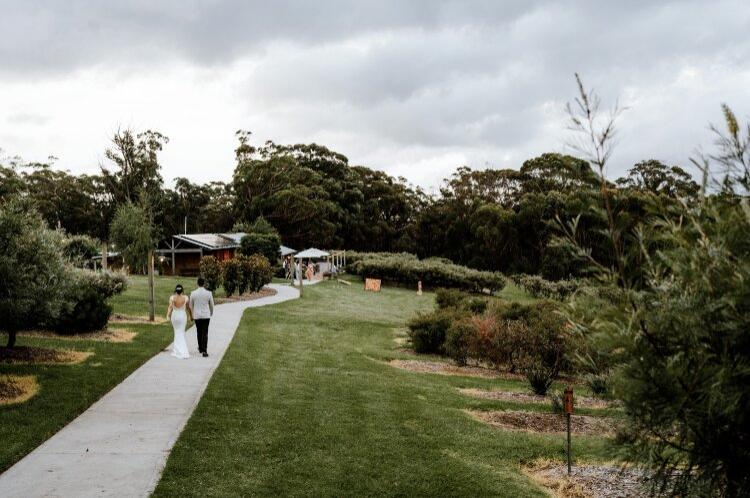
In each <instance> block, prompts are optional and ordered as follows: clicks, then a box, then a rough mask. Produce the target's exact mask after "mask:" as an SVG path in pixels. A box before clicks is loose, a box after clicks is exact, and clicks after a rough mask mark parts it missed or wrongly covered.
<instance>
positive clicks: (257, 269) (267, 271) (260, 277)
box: [242, 254, 273, 292]
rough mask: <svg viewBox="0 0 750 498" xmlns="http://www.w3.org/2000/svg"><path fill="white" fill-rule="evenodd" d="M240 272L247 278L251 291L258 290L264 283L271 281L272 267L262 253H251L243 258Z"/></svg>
mask: <svg viewBox="0 0 750 498" xmlns="http://www.w3.org/2000/svg"><path fill="white" fill-rule="evenodd" d="M242 274H243V276H244V277H245V279H246V280H247V288H248V289H249V290H250V291H251V292H258V291H260V290H261V289H262V288H263V286H264V285H266V284H269V283H271V280H272V279H273V269H272V268H271V264H270V263H269V262H268V259H267V258H266V257H265V256H263V255H262V254H253V255H252V256H250V257H248V258H245V259H243V267H242Z"/></svg>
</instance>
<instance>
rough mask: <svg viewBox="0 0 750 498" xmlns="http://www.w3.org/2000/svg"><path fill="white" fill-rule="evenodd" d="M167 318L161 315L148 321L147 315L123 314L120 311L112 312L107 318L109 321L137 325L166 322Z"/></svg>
mask: <svg viewBox="0 0 750 498" xmlns="http://www.w3.org/2000/svg"><path fill="white" fill-rule="evenodd" d="M166 322H167V319H166V318H164V317H162V316H156V317H154V321H153V322H152V321H150V320H149V319H148V317H147V316H133V315H123V314H121V313H114V314H112V316H111V317H110V318H109V323H114V324H118V323H124V324H137V325H144V324H145V325H159V324H162V323H166Z"/></svg>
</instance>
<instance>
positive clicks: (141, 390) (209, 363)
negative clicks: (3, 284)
mask: <svg viewBox="0 0 750 498" xmlns="http://www.w3.org/2000/svg"><path fill="white" fill-rule="evenodd" d="M270 287H272V288H274V289H276V291H277V294H276V295H275V296H270V297H266V298H261V299H257V300H255V301H245V302H237V303H228V304H222V305H219V306H217V307H216V310H215V312H214V316H213V318H212V319H211V325H210V328H209V333H208V352H209V354H210V355H211V356H209V357H208V358H203V357H200V356H198V355H197V350H198V345H197V342H196V335H195V327H193V328H192V329H190V331H188V348H189V349H190V353H191V354H195V356H192V357H191V358H189V359H187V360H178V359H176V358H173V357H172V356H170V353H169V352H168V351H165V352H161V353H159V354H157V355H156V356H154V357H153V358H151V359H150V360H149V361H147V362H146V363H145V364H144V365H143V366H141V367H140V368H139V369H138V370H136V371H135V372H133V373H132V374H131V375H130V376H129V377H128V378H126V379H125V380H124V381H123V382H122V383H121V384H120V385H118V386H117V387H115V388H114V389H112V391H110V392H109V393H107V394H106V395H105V396H104V397H103V398H102V399H100V400H99V401H97V402H96V403H94V404H93V405H92V406H91V407H90V408H89V409H88V410H86V411H85V412H84V413H82V414H81V415H80V416H79V417H78V418H76V419H75V420H73V421H72V422H71V423H70V424H68V425H67V426H66V427H64V428H63V429H62V430H60V432H58V433H57V434H55V435H54V436H52V437H51V438H50V439H48V440H47V441H46V442H45V443H43V444H42V445H41V446H39V447H38V448H37V449H35V450H34V451H33V452H31V453H30V454H28V455H27V456H26V457H25V458H23V459H22V460H21V461H19V462H18V463H16V464H15V465H14V466H13V467H11V468H10V469H8V470H7V471H6V472H5V473H4V474H2V475H0V497H3V498H10V497H24V498H31V497H37V496H65V497H85V496H148V495H149V494H151V492H152V491H153V490H154V488H155V487H156V484H157V483H158V481H159V477H160V476H161V473H162V471H163V470H164V465H165V463H166V461H167V457H168V456H169V452H170V450H171V449H172V446H173V445H174V443H175V441H177V438H178V437H179V435H180V432H181V431H182V429H183V427H184V426H185V423H186V422H187V420H188V418H190V415H191V414H192V413H193V409H194V408H195V406H196V405H197V404H198V401H199V400H200V398H201V396H202V395H203V391H205V389H206V386H207V385H208V381H209V380H210V379H211V375H212V374H213V372H214V370H215V369H216V367H217V366H218V364H219V362H221V358H222V356H224V352H225V351H226V349H227V347H228V346H229V343H230V342H231V340H232V337H233V336H234V333H235V331H236V330H237V326H238V325H239V323H240V319H241V318H242V313H243V311H244V310H245V309H246V308H250V307H256V306H265V305H268V304H275V303H280V302H283V301H288V300H290V299H296V298H298V297H299V291H298V290H297V289H294V288H292V287H290V286H288V285H274V284H271V285H270ZM71 395H72V396H74V395H75V393H71Z"/></svg>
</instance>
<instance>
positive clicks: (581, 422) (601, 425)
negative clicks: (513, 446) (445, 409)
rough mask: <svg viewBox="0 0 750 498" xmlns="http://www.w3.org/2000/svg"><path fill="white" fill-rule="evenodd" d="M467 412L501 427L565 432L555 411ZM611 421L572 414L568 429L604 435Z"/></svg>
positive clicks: (562, 420)
mask: <svg viewBox="0 0 750 498" xmlns="http://www.w3.org/2000/svg"><path fill="white" fill-rule="evenodd" d="M468 413H469V414H470V415H471V416H472V417H474V418H476V419H477V420H480V421H482V422H484V423H486V424H490V425H492V426H494V427H500V428H502V429H511V430H522V431H530V432H541V433H548V434H549V433H552V434H554V433H561V432H566V430H567V429H566V422H565V418H564V417H562V416H560V415H557V414H555V413H538V412H522V411H511V410H501V411H487V412H485V411H478V410H468ZM613 429H614V428H613V425H612V421H610V420H608V419H606V418H600V417H589V416H587V415H573V416H572V417H571V418H570V431H571V433H573V434H586V435H596V436H606V435H609V434H611V433H612V432H613Z"/></svg>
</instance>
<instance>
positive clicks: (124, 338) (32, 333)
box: [18, 322, 148, 342]
mask: <svg viewBox="0 0 750 498" xmlns="http://www.w3.org/2000/svg"><path fill="white" fill-rule="evenodd" d="M147 323H148V322H147ZM18 335H19V336H20V337H40V338H43V339H60V340H64V341H100V342H131V341H132V340H133V338H134V337H135V336H136V335H138V333H137V332H133V331H132V330H128V329H119V328H118V329H107V330H97V331H96V332H83V333H80V334H66V335H63V334H57V333H55V332H52V331H51V330H25V331H23V332H19V333H18Z"/></svg>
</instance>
